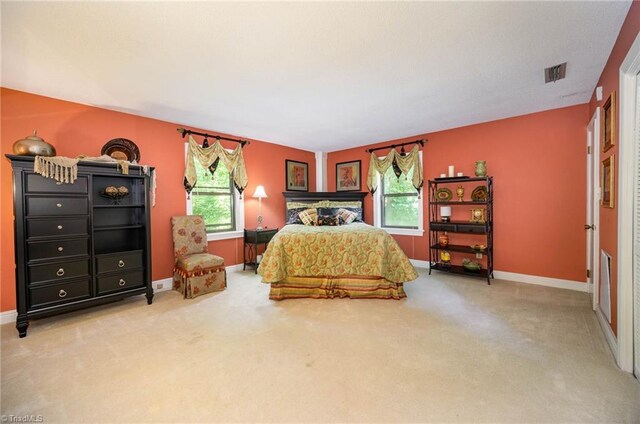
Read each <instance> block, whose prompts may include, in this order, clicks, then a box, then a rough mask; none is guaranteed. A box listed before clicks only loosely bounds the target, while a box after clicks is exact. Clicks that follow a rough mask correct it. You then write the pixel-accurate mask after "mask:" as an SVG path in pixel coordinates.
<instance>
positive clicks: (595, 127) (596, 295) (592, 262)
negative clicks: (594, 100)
mask: <svg viewBox="0 0 640 424" xmlns="http://www.w3.org/2000/svg"><path fill="white" fill-rule="evenodd" d="M599 163H600V108H599V107H597V108H596V110H595V112H594V113H593V117H592V118H591V121H590V122H589V126H588V127H587V222H586V224H588V225H592V226H593V229H592V230H591V231H589V230H586V231H587V269H588V270H591V277H587V283H588V284H589V291H590V292H591V299H592V307H593V310H594V311H595V310H597V308H598V304H599V303H600V274H599V272H600V255H599V252H600V207H599V206H600V182H599V181H600V180H599V178H598V175H599V167H598V164H599Z"/></svg>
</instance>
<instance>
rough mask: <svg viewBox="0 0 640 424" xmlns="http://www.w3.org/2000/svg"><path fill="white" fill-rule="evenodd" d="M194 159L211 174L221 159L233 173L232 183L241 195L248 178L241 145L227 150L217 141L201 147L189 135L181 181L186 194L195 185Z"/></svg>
mask: <svg viewBox="0 0 640 424" xmlns="http://www.w3.org/2000/svg"><path fill="white" fill-rule="evenodd" d="M196 159H197V160H198V162H200V165H202V166H203V167H204V168H205V169H209V171H210V172H211V175H213V173H214V172H215V171H216V169H217V168H218V164H219V162H220V161H221V160H222V163H223V164H224V166H225V167H226V168H227V170H228V171H229V173H230V174H231V175H233V185H234V186H235V187H236V190H238V192H239V193H240V195H242V192H243V191H244V189H245V187H247V182H248V179H247V170H246V168H245V164H244V156H242V146H241V145H238V146H237V147H236V148H235V149H234V150H233V151H232V152H228V151H227V150H226V149H225V148H224V147H222V145H221V144H220V142H219V141H216V142H215V143H213V144H212V145H211V146H209V147H202V146H200V145H199V144H198V143H197V142H196V141H195V140H194V139H193V137H191V136H189V141H188V148H187V163H186V165H185V170H184V183H183V184H184V188H185V190H186V191H187V194H191V190H193V188H194V187H195V186H196V183H197V180H198V177H197V176H196V168H195V160H196Z"/></svg>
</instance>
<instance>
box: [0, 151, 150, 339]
mask: <svg viewBox="0 0 640 424" xmlns="http://www.w3.org/2000/svg"><path fill="white" fill-rule="evenodd" d="M7 158H9V160H10V161H11V165H12V167H13V201H14V216H15V252H16V304H17V311H18V318H17V322H16V328H17V329H18V333H19V334H20V337H25V336H26V335H27V327H28V325H29V320H30V319H32V318H40V317H45V316H49V315H55V314H59V313H62V312H67V311H71V310H75V309H80V308H86V307H89V306H94V305H98V304H102V303H106V302H110V301H114V300H119V299H122V298H124V297H127V296H133V295H140V294H145V295H146V297H147V303H149V304H151V302H152V299H153V288H152V286H151V241H150V231H151V228H150V222H151V221H150V210H149V209H150V203H149V185H150V177H149V175H145V174H144V173H143V172H142V167H141V166H130V167H129V174H128V175H123V174H122V173H121V171H120V169H118V167H117V166H116V164H113V163H96V162H80V163H79V164H78V179H77V180H76V181H75V182H74V183H73V184H68V183H60V182H57V181H56V180H54V179H51V178H45V177H42V176H41V175H39V174H36V173H34V172H33V163H34V159H33V158H32V157H25V156H14V155H7ZM108 187H111V189H110V190H108V191H111V192H113V188H116V189H118V188H120V189H121V190H120V192H121V193H126V195H123V196H116V197H114V196H113V195H111V196H110V195H109V194H107V193H106V192H105V189H107V188H108ZM112 194H113V193H112Z"/></svg>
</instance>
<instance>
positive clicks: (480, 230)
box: [458, 224, 487, 234]
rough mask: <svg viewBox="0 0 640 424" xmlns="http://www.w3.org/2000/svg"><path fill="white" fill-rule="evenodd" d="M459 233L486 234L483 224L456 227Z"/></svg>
mask: <svg viewBox="0 0 640 424" xmlns="http://www.w3.org/2000/svg"><path fill="white" fill-rule="evenodd" d="M458 232H459V233H471V234H484V233H486V232H487V229H486V227H485V226H484V224H465V225H458Z"/></svg>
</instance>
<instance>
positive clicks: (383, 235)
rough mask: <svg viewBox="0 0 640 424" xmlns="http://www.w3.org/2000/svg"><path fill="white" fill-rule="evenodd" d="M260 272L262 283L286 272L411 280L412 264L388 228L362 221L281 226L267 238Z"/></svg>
mask: <svg viewBox="0 0 640 424" xmlns="http://www.w3.org/2000/svg"><path fill="white" fill-rule="evenodd" d="M258 273H259V274H260V275H261V276H262V281H263V282H264V283H274V282H278V281H282V280H284V279H285V278H287V277H316V276H323V277H326V276H332V277H335V276H347V275H349V276H354V275H358V276H368V277H383V278H385V279H387V280H389V281H392V282H394V283H403V282H407V281H411V280H415V279H416V278H417V277H418V274H417V272H416V270H415V269H414V268H413V265H411V263H410V262H409V259H408V258H407V256H406V255H405V254H404V252H403V251H402V249H400V246H398V244H397V243H396V241H395V240H394V239H393V237H391V236H390V235H389V234H388V233H387V232H386V231H384V230H381V229H380V228H376V227H372V226H370V225H367V224H363V223H353V224H349V225H341V226H336V227H331V226H322V227H314V226H305V225H295V224H294V225H285V227H284V228H283V229H281V230H280V231H278V233H276V235H275V236H274V237H273V239H271V242H270V243H269V246H268V248H267V251H266V252H265V253H264V256H263V258H262V262H261V263H260V267H259V268H258Z"/></svg>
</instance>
